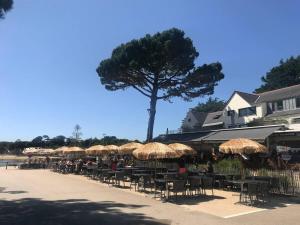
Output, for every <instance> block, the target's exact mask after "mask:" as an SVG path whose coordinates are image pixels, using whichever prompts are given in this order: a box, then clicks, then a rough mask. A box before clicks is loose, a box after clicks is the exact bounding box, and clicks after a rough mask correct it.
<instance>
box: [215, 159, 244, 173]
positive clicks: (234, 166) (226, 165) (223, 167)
mask: <svg viewBox="0 0 300 225" xmlns="http://www.w3.org/2000/svg"><path fill="white" fill-rule="evenodd" d="M242 168H243V165H242V163H241V161H240V160H239V159H236V158H235V159H222V160H220V161H218V162H217V163H215V164H214V169H215V171H216V172H220V173H239V172H240V171H241V170H242Z"/></svg>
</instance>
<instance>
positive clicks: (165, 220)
mask: <svg viewBox="0 0 300 225" xmlns="http://www.w3.org/2000/svg"><path fill="white" fill-rule="evenodd" d="M201 201H202V203H199V201H198V202H196V201H190V202H189V204H187V203H186V202H184V204H182V202H177V203H176V204H175V203H163V202H161V201H157V200H154V199H153V198H151V197H150V196H148V197H146V196H144V195H141V194H136V193H134V192H132V191H129V190H120V189H118V188H111V187H108V186H107V185H103V184H101V183H98V182H96V181H91V180H88V179H87V178H85V177H82V176H76V175H61V174H56V173H53V172H50V171H48V170H16V169H9V170H4V169H0V224H9V225H15V224H16V225H21V224H22V225H26V224H39V225H50V224H51V225H68V224H72V225H77V224H78V225H79V224H80V225H82V224H89V225H96V224H97V225H98V224H154V225H160V224H189V225H192V224H203V225H210V224H211V225H218V224H228V225H229V224H230V225H250V224H251V225H252V224H264V225H292V224H293V225H294V224H299V220H300V215H299V210H300V205H299V204H297V202H296V201H293V202H290V203H289V202H286V201H284V202H281V201H278V199H276V200H274V201H273V200H272V201H273V202H274V204H273V205H270V206H268V207H267V208H269V209H265V208H262V209H261V210H262V211H260V212H255V213H250V214H247V212H246V211H245V212H244V211H243V212H241V213H237V214H236V215H235V214H230V216H228V218H224V216H223V217H221V216H215V215H219V214H220V215H223V214H222V213H219V214H218V213H211V212H210V210H215V208H207V207H203V204H208V203H206V201H205V200H203V199H201ZM208 201H209V199H208ZM287 203H289V204H287ZM214 204H215V203H214ZM216 204H219V203H217V202H216ZM226 204H227V203H226ZM212 205H213V204H211V203H210V207H212ZM198 206H199V207H200V208H199V207H198ZM228 207H231V205H230V204H228ZM205 208H206V210H207V212H208V213H211V214H208V213H207V212H205ZM226 208H227V207H224V211H226V210H227V209H226ZM198 209H200V210H198ZM219 210H220V211H221V209H219ZM212 214H214V215H212Z"/></svg>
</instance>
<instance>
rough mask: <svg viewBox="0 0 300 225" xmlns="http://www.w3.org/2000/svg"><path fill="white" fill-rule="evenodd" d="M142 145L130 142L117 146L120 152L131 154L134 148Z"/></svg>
mask: <svg viewBox="0 0 300 225" xmlns="http://www.w3.org/2000/svg"><path fill="white" fill-rule="evenodd" d="M142 146H143V145H142V144H140V143H137V142H130V143H127V144H124V145H121V146H120V148H119V151H118V152H119V153H120V154H132V152H133V151H134V150H135V149H138V148H140V147H142Z"/></svg>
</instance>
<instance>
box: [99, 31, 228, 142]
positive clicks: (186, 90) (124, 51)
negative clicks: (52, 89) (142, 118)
mask: <svg viewBox="0 0 300 225" xmlns="http://www.w3.org/2000/svg"><path fill="white" fill-rule="evenodd" d="M198 55H199V53H198V52H197V50H196V49H195V47H194V46H193V42H192V40H191V39H190V38H188V37H185V34H184V32H183V31H181V30H179V29H176V28H173V29H170V30H166V31H163V32H161V33H156V34H154V35H152V36H151V35H149V34H147V35H146V36H145V37H143V38H141V39H139V40H132V41H130V42H128V43H126V44H121V45H120V46H118V47H117V48H115V49H114V50H113V52H112V55H111V57H110V58H108V59H105V60H103V61H101V63H100V65H99V67H98V68H97V73H98V75H99V77H100V81H101V83H102V84H103V85H104V86H105V88H106V89H107V90H110V91H116V90H124V89H126V88H129V87H132V88H134V89H136V90H137V91H139V92H140V93H141V94H143V95H145V96H146V97H148V98H150V109H149V112H150V117H149V124H148V135H147V140H151V139H152V133H153V124H154V118H155V113H156V103H157V101H158V100H165V101H170V99H171V98H172V97H181V98H182V99H184V100H186V101H189V100H191V99H192V98H195V97H200V96H204V95H211V94H213V92H214V87H215V86H216V85H217V83H218V82H219V81H220V80H222V79H223V78H224V75H223V73H222V72H221V70H222V65H221V64H220V63H218V62H217V63H212V64H209V65H207V64H204V65H202V66H199V67H196V66H195V64H194V61H195V59H196V58H197V57H198Z"/></svg>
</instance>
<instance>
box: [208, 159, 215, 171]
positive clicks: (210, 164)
mask: <svg viewBox="0 0 300 225" xmlns="http://www.w3.org/2000/svg"><path fill="white" fill-rule="evenodd" d="M206 172H207V173H213V172H214V167H213V165H212V162H211V161H210V160H209V161H208V162H207V168H206Z"/></svg>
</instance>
